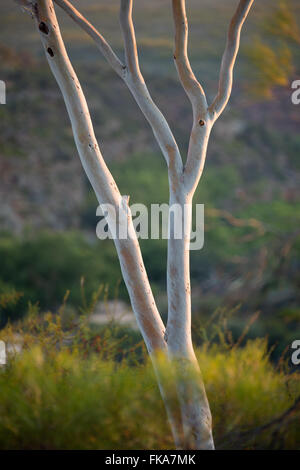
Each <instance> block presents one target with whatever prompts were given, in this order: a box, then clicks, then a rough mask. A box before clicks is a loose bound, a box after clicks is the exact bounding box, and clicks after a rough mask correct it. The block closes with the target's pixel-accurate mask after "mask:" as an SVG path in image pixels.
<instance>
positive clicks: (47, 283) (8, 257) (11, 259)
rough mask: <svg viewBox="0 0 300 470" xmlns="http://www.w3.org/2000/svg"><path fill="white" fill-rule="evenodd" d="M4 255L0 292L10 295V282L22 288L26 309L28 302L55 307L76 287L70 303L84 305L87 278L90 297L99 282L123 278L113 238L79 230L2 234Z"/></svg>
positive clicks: (0, 255) (0, 256)
mask: <svg viewBox="0 0 300 470" xmlns="http://www.w3.org/2000/svg"><path fill="white" fill-rule="evenodd" d="M103 246H104V247H105V248H103ZM0 259H1V263H0V281H1V283H0V292H2V295H4V294H6V293H7V292H8V287H9V286H10V289H15V290H16V291H17V292H22V294H23V297H22V299H21V300H22V302H21V304H20V303H19V305H18V306H19V308H20V311H21V312H24V309H25V308H26V305H27V303H28V301H31V302H32V303H35V302H39V303H40V305H41V307H42V308H43V309H45V308H53V307H56V306H58V305H59V304H60V303H61V301H62V299H63V297H64V295H65V292H66V290H70V291H71V292H70V302H71V304H72V305H76V306H79V305H80V304H81V291H80V279H81V278H82V277H84V278H85V289H86V295H87V297H88V298H90V297H91V295H92V292H93V291H95V290H96V289H97V287H98V286H99V284H110V285H112V286H115V284H116V283H117V281H118V277H119V279H120V278H121V274H120V270H119V267H118V264H117V259H116V256H115V251H114V247H113V245H112V242H109V241H102V242H100V241H99V242H98V243H97V244H91V243H89V242H88V241H87V240H86V239H85V238H84V237H83V236H82V235H81V234H79V233H75V232H64V233H53V232H42V233H39V234H38V235H32V236H27V237H25V238H17V237H11V236H3V237H1V238H0ZM123 292H124V291H123ZM111 295H114V292H113V287H112V292H111ZM16 310H17V309H16Z"/></svg>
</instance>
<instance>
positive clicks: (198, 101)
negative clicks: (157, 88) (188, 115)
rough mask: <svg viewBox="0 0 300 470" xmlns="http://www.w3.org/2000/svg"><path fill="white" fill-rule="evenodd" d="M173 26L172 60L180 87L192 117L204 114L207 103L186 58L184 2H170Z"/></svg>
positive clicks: (186, 29)
mask: <svg viewBox="0 0 300 470" xmlns="http://www.w3.org/2000/svg"><path fill="white" fill-rule="evenodd" d="M172 5H173V18H174V25H175V50H174V60H175V64H176V68H177V71H178V75H179V78H180V81H181V83H182V86H183V88H184V90H185V92H186V94H187V96H188V97H189V99H190V101H191V103H192V107H193V111H194V116H195V115H196V116H198V115H199V114H205V113H206V108H207V102H206V97H205V93H204V90H203V88H202V86H201V85H200V83H199V82H198V80H197V78H196V77H195V75H194V72H193V70H192V68H191V65H190V61H189V58H188V21H187V16H186V9H185V0H172Z"/></svg>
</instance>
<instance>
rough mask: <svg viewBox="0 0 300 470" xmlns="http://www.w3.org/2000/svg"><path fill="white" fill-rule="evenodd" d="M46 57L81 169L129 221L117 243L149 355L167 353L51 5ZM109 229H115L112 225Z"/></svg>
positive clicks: (43, 24) (123, 203) (44, 17)
mask: <svg viewBox="0 0 300 470" xmlns="http://www.w3.org/2000/svg"><path fill="white" fill-rule="evenodd" d="M34 16H35V19H36V23H37V27H38V29H39V32H40V36H41V40H42V43H43V46H44V50H45V53H46V57H47V60H48V63H49V65H50V68H51V71H52V73H53V75H54V77H55V79H56V81H57V83H58V85H59V87H60V89H61V92H62V95H63V98H64V101H65V104H66V107H67V111H68V114H69V117H70V120H71V124H72V129H73V134H74V138H75V143H76V146H77V150H78V153H79V155H80V159H81V162H82V165H83V167H84V169H85V171H86V173H87V176H88V178H89V180H90V182H91V184H92V186H93V188H94V190H95V193H96V196H97V199H98V201H99V203H101V204H110V205H111V206H113V207H114V208H115V211H116V214H117V215H118V214H120V213H121V212H122V214H123V213H124V214H125V216H126V219H127V220H128V231H129V237H127V238H126V239H118V238H117V239H115V240H114V241H115V245H116V249H117V252H118V256H119V260H120V264H121V269H122V274H123V277H124V281H125V283H126V286H127V289H128V292H129V296H130V299H131V303H132V307H133V310H134V313H135V315H136V318H137V322H138V324H139V326H140V329H141V332H142V335H143V337H144V340H145V343H146V345H147V347H148V350H149V352H150V353H151V352H152V351H155V350H157V349H159V350H164V349H165V348H166V345H165V342H164V338H163V334H164V324H163V322H162V320H161V317H160V315H159V312H158V310H157V307H156V304H155V301H154V298H153V294H152V291H151V287H150V284H149V280H148V277H147V274H146V270H145V266H144V263H143V259H142V255H141V251H140V247H139V244H138V241H137V238H136V233H135V229H134V227H133V223H132V218H131V213H130V210H129V207H128V199H126V198H124V197H123V198H122V197H121V195H120V192H119V190H118V188H117V185H116V183H115V181H114V179H113V177H112V175H111V173H110V171H109V169H108V168H107V166H106V164H105V162H104V159H103V157H102V154H101V151H100V149H99V146H98V143H97V140H96V137H95V134H94V129H93V125H92V122H91V118H90V114H89V109H88V106H87V103H86V100H85V97H84V94H83V92H82V89H81V86H80V83H79V81H78V78H77V76H76V73H75V71H74V69H73V67H72V65H71V62H70V60H69V57H68V55H67V52H66V49H65V46H64V43H63V40H62V37H61V34H60V30H59V25H58V22H57V19H56V15H55V11H54V7H53V2H52V0H47V1H45V0H38V1H37V4H36V8H35V11H34ZM108 223H109V224H110V222H109V220H108Z"/></svg>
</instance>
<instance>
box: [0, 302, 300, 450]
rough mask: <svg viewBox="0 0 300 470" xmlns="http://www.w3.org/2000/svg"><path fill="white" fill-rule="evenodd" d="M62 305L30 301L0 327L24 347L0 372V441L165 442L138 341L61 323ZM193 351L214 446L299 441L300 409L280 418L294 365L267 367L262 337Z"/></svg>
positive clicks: (296, 384)
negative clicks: (51, 307)
mask: <svg viewBox="0 0 300 470" xmlns="http://www.w3.org/2000/svg"><path fill="white" fill-rule="evenodd" d="M63 313H64V308H62V310H61V312H60V315H53V314H51V313H48V314H47V315H45V316H43V317H41V316H38V315H37V312H36V311H35V309H31V312H30V314H29V315H28V317H27V318H26V319H25V321H24V322H23V323H22V324H19V325H16V324H15V325H14V326H7V327H6V328H5V329H4V330H2V332H1V339H4V340H5V341H7V342H13V341H14V338H16V334H18V340H20V338H22V342H23V352H22V353H21V354H17V355H11V356H10V357H9V360H8V364H7V366H6V368H4V369H2V370H1V371H0V448H1V449H167V448H173V441H172V437H171V433H170V429H169V427H168V423H167V418H166V414H165V410H164V407H163V404H162V400H161V397H160V394H159V390H158V387H157V384H156V381H155V377H154V374H153V370H152V366H151V364H150V362H149V360H148V358H147V355H146V353H145V349H144V348H142V349H141V350H140V351H139V352H138V354H137V353H136V351H137V348H134V347H132V344H133V343H130V345H129V348H128V346H127V348H126V347H124V344H123V346H122V344H121V342H120V341H121V340H122V335H121V333H120V329H118V328H116V327H114V325H110V326H107V327H106V328H104V329H103V330H102V332H100V331H97V332H95V331H93V330H91V328H90V327H89V324H88V321H87V320H88V317H87V316H82V317H81V318H80V319H78V318H77V319H76V320H75V321H74V322H73V323H72V322H71V324H69V325H66V323H65V322H64V319H63ZM64 323H65V324H64ZM115 328H116V329H115ZM95 338H98V340H97V341H96V342H95ZM15 340H16V339H15ZM136 341H140V338H138V337H136ZM138 345H139V343H138V342H137V343H136V346H138ZM120 348H122V349H123V351H124V355H123V358H120V357H119V353H120ZM197 356H198V359H199V362H200V366H201V368H202V372H203V377H204V382H205V384H206V389H207V393H208V397H209V400H210V404H211V408H212V414H213V421H214V436H215V441H216V445H217V448H234V449H246V448H247V449H254V448H263V449H267V448H281V449H295V448H297V447H298V446H299V438H300V425H299V408H298V412H297V410H296V409H295V410H294V414H293V413H287V414H286V416H285V417H284V413H285V412H286V411H287V410H288V409H289V408H290V407H292V406H293V404H294V402H295V400H296V398H297V397H299V394H300V380H299V374H296V373H294V374H288V373H287V372H284V371H283V370H281V371H280V370H276V369H275V368H274V366H273V365H272V364H271V363H270V361H269V357H268V354H267V350H266V341H265V340H255V341H253V340H251V341H248V342H247V343H246V345H245V347H243V348H238V347H236V346H232V347H228V345H225V343H224V344H219V345H217V344H213V345H209V343H208V341H207V342H205V343H204V344H203V345H202V346H201V347H200V348H199V349H198V350H197ZM277 418H279V420H278V422H277V421H276V420H277ZM273 420H275V421H274V422H273V423H272V421H273Z"/></svg>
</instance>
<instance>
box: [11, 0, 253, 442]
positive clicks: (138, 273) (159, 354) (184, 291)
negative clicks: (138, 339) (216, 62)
mask: <svg viewBox="0 0 300 470" xmlns="http://www.w3.org/2000/svg"><path fill="white" fill-rule="evenodd" d="M253 1H254V0H240V2H239V3H238V6H237V10H236V12H235V14H234V16H233V18H232V20H231V23H230V26H229V30H228V37H227V43H226V47H225V51H224V54H223V59H222V64H221V70H220V78H219V90H218V93H217V95H216V97H215V99H214V101H213V102H212V104H211V105H208V104H207V101H206V96H205V93H204V90H203V88H202V86H201V84H200V83H199V82H198V80H197V79H196V77H195V75H194V73H193V71H192V69H191V66H190V63H189V59H188V51H187V44H188V22H187V17H186V11H185V0H172V8H173V18H174V27H175V50H174V61H175V64H176V67H177V71H178V75H179V79H180V81H181V84H182V86H183V88H184V90H185V92H186V93H187V95H188V97H189V99H190V101H191V105H192V111H193V126H192V130H191V136H190V143H189V148H188V154H187V158H186V162H185V164H183V162H182V157H181V154H180V152H179V150H178V146H177V143H176V141H175V138H174V136H173V134H172V132H171V130H170V128H169V125H168V123H167V121H166V119H165V118H164V116H163V115H162V113H161V112H160V110H159V109H158V107H157V106H156V104H155V103H154V102H153V100H152V98H151V96H150V93H149V91H148V89H147V86H146V84H145V81H144V78H143V76H142V74H141V71H140V68H139V59H138V52H137V45H136V38H135V31H134V26H133V21H132V4H133V2H132V0H121V1H120V23H121V29H122V33H123V38H124V49H125V61H124V62H123V61H121V60H120V59H119V58H118V56H117V55H116V54H115V53H114V51H113V50H112V48H111V47H110V45H109V44H108V43H107V41H106V40H105V39H104V37H103V36H102V35H101V34H100V33H99V31H98V30H97V29H96V28H95V27H94V26H93V25H91V23H89V22H88V21H87V19H86V18H85V17H84V16H82V15H81V14H80V13H79V12H78V11H77V10H76V9H75V8H74V7H73V5H72V4H71V3H70V2H69V1H67V0H55V3H57V5H59V6H60V7H61V8H63V9H64V10H65V11H66V12H67V13H68V14H69V15H70V16H71V18H72V19H73V20H74V21H75V22H76V23H77V24H78V25H79V26H80V27H82V28H83V29H84V30H85V31H86V32H87V34H89V35H90V36H91V37H92V38H93V40H94V41H95V43H96V45H97V47H98V48H99V49H100V51H101V52H102V54H103V55H104V57H105V58H106V60H107V61H108V62H109V64H110V65H111V66H112V68H113V69H114V70H115V72H116V73H117V74H118V75H119V76H120V77H121V78H122V79H123V80H124V82H125V84H126V85H127V86H128V88H129V90H130V92H131V93H132V95H133V97H134V98H135V100H136V102H137V104H138V106H139V107H140V109H141V110H142V112H143V114H144V116H145V118H146V119H147V121H148V122H149V124H150V126H151V128H152V131H153V134H154V137H155V138H156V140H157V142H158V144H159V146H160V148H161V151H162V154H163V156H164V158H165V160H166V163H167V168H168V177H169V187H170V207H172V206H173V205H174V204H177V205H178V206H179V207H180V208H181V209H182V211H181V216H180V217H181V219H182V220H181V222H182V226H183V227H184V231H183V235H182V237H181V238H179V239H178V238H176V236H175V225H174V224H175V220H174V219H172V218H171V216H170V218H169V234H170V236H169V240H168V261H167V290H168V321H167V326H166V327H165V325H164V323H163V322H162V319H161V316H160V314H159V312H158V309H157V306H156V303H155V300H154V296H153V294H152V290H151V287H150V284H149V280H148V276H147V273H146V269H145V266H144V263H143V258H142V254H141V250H140V247H139V243H138V240H137V235H136V233H135V229H134V226H133V222H132V217H131V212H130V208H129V197H127V196H122V195H121V194H120V192H119V189H118V187H117V184H116V182H115V181H114V179H113V176H112V175H111V173H110V171H109V169H108V168H107V166H106V163H105V161H104V159H103V156H102V154H101V150H100V148H99V145H98V142H97V140H96V137H95V134H94V129H93V125H92V121H91V118H90V114H89V109H88V106H87V103H86V100H85V97H84V94H83V92H82V89H81V86H80V83H79V81H78V78H77V76H76V74H75V71H74V69H73V67H72V65H71V62H70V60H69V58H68V55H67V52H66V49H65V46H64V43H63V40H62V37H61V34H60V29H59V25H58V22H57V18H56V15H55V10H54V6H53V2H52V0H37V1H30V0H19V3H20V4H22V6H23V7H25V8H27V9H29V10H30V11H31V13H32V16H33V17H34V19H35V22H36V26H37V29H38V31H39V33H40V37H41V40H42V43H43V46H44V50H45V54H46V57H47V60H48V63H49V65H50V68H51V71H52V73H53V75H54V77H55V79H56V81H57V83H58V86H59V88H60V90H61V92H62V95H63V98H64V101H65V104H66V108H67V111H68V114H69V118H70V121H71V125H72V130H73V135H74V140H75V143H76V147H77V150H78V153H79V156H80V159H81V162H82V165H83V168H84V170H85V172H86V174H87V176H88V178H89V180H90V183H91V185H92V187H93V189H94V191H95V194H96V196H97V199H98V201H99V204H106V205H107V204H109V205H110V206H111V207H113V208H114V211H112V212H111V213H109V214H108V217H107V222H108V225H109V226H110V227H113V226H114V224H115V222H116V220H115V219H116V218H119V217H123V218H125V219H126V220H127V221H128V234H129V236H128V237H127V238H126V239H121V238H116V239H115V240H114V241H115V246H116V251H117V254H118V257H119V261H120V265H121V270H122V274H123V278H124V282H125V284H126V287H127V290H128V293H129V297H130V301H131V305H132V308H133V311H134V314H135V316H136V319H137V323H138V326H139V328H140V331H141V333H142V335H143V338H144V340H145V343H146V346H147V349H148V352H149V354H150V357H151V359H152V361H153V365H154V369H155V372H156V376H157V380H158V385H159V388H160V391H161V394H162V397H163V400H164V403H165V406H166V410H167V414H168V418H169V422H170V426H171V429H172V433H173V437H174V441H175V445H176V447H177V448H179V449H180V448H182V449H214V442H213V437H212V420H211V412H210V408H209V403H208V400H207V396H206V393H205V388H204V384H203V380H202V377H201V372H200V368H199V364H198V362H197V359H196V356H195V352H194V349H193V344H192V337H191V323H192V319H191V288H190V265H189V263H190V232H191V219H192V200H193V195H194V192H195V190H196V188H197V185H198V183H199V180H200V178H201V175H202V171H203V167H204V163H205V158H206V150H207V144H208V140H209V135H210V131H211V128H212V126H213V124H214V122H215V121H216V119H217V118H218V117H219V115H220V114H221V112H222V111H223V109H224V108H225V106H226V104H227V102H228V100H229V97H230V94H231V88H232V73H233V67H234V63H235V59H236V55H237V52H238V48H239V40H240V31H241V28H242V25H243V23H244V21H245V18H246V16H247V14H248V12H249V10H250V7H251V5H252V3H253ZM199 8H200V9H201V8H203V7H201V6H200V5H199ZM66 197H72V195H71V194H70V195H66ZM160 358H163V360H164V361H167V362H168V363H169V365H170V367H171V368H172V369H174V370H175V371H176V374H175V375H174V377H175V379H174V380H175V388H176V394H177V403H174V400H173V397H171V396H170V384H168V378H166V376H165V374H164V373H163V372H162V370H161V368H160ZM178 410H179V411H180V412H178Z"/></svg>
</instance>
